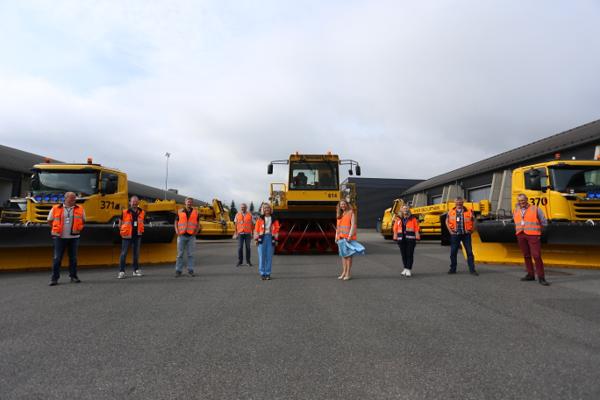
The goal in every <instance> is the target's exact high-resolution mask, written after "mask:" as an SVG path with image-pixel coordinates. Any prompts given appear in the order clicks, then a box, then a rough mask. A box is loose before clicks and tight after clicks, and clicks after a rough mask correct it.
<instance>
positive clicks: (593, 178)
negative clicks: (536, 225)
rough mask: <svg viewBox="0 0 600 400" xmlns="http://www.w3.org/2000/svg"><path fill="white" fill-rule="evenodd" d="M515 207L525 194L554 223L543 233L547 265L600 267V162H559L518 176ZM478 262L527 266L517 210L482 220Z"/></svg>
mask: <svg viewBox="0 0 600 400" xmlns="http://www.w3.org/2000/svg"><path fill="white" fill-rule="evenodd" d="M510 192H511V206H512V207H511V208H514V207H515V205H516V203H517V196H518V195H519V194H520V193H524V194H525V195H527V197H528V198H529V201H530V202H531V204H534V205H536V206H538V207H539V208H541V209H542V210H543V211H544V214H545V215H546V218H547V220H548V226H547V227H545V228H544V230H543V234H542V257H543V259H544V263H545V264H547V265H554V266H563V267H568V266H570V267H600V161H592V160H587V161H584V160H553V161H548V162H542V163H538V164H532V165H528V166H525V167H521V168H516V169H514V170H513V172H512V182H511V188H510ZM473 252H474V254H475V259H476V261H478V262H486V263H508V264H515V263H522V262H523V256H522V254H521V252H520V250H519V247H518V245H517V243H516V238H515V225H514V222H513V220H512V209H510V210H501V212H499V213H496V215H493V216H491V218H490V219H488V220H485V221H480V222H478V224H477V231H476V232H475V233H474V235H473Z"/></svg>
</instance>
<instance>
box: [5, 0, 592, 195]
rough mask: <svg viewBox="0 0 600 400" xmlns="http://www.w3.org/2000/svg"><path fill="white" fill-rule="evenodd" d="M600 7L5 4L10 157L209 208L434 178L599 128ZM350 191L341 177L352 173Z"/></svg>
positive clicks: (439, 1)
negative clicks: (302, 189) (290, 185)
mask: <svg viewBox="0 0 600 400" xmlns="http://www.w3.org/2000/svg"><path fill="white" fill-rule="evenodd" d="M598 21H600V1H598V0H589V1H576V0H564V1H550V0H540V1H526V0H525V1H524V0H515V1H511V0H502V1H479V0H471V1H459V0H456V1H443V0H435V1H433V0H432V1H401V0H394V1H378V0H365V1H362V0H344V1H323V0H316V1H312V0H309V1H302V0H295V1H283V0H274V1H258V0H257V1H253V0H248V1H227V0H216V1H172V0H171V1H150V0H139V1H135V0H129V1H120V0H114V1H98V0H95V1H86V0H72V1H57V0H55V1H29V0H19V1H10V0H0V143H2V144H4V145H7V146H11V147H16V148H19V149H22V150H25V151H29V152H33V153H37V154H42V155H46V156H49V157H52V158H56V159H60V160H64V161H73V162H82V161H84V160H85V159H86V157H88V156H92V157H94V160H95V161H96V162H100V163H102V164H105V165H107V166H111V167H116V168H119V169H121V170H123V171H125V172H127V173H128V174H129V177H130V179H132V180H135V181H139V182H142V183H146V184H149V185H153V186H157V187H163V186H164V179H165V156H164V154H165V152H167V151H168V152H170V153H171V154H172V156H171V159H170V163H169V187H173V188H177V189H179V192H180V193H182V194H188V195H193V196H194V197H196V198H199V199H203V200H210V199H211V198H213V197H219V198H221V199H222V200H224V201H225V202H227V203H229V202H230V201H231V199H235V201H236V202H240V201H250V200H254V201H259V200H263V199H266V197H267V193H268V183H269V182H270V181H272V180H273V179H275V180H279V181H281V179H283V171H284V169H283V168H280V169H279V171H280V175H279V176H276V177H275V178H273V177H271V176H268V175H267V174H266V168H267V164H268V162H269V161H270V160H272V159H285V158H287V157H288V155H289V154H290V153H292V152H295V151H300V152H305V153H323V152H326V151H329V150H331V151H333V152H335V153H338V154H340V156H342V157H343V158H352V159H355V160H357V161H359V163H360V164H361V166H362V170H363V176H366V177H385V178H429V177H432V176H434V175H437V174H440V173H444V172H446V171H448V170H451V169H455V168H458V167H460V166H463V165H466V164H470V163H472V162H475V161H478V160H480V159H482V158H485V157H489V156H492V155H494V154H497V153H499V152H502V151H506V150H509V149H511V148H514V147H516V146H519V145H523V144H526V143H529V142H532V141H534V140H537V139H541V138H543V137H546V136H548V135H551V134H554V133H558V132H562V131H564V130H567V129H570V128H573V127H575V126H578V125H581V124H584V123H587V122H591V121H593V120H596V119H598V118H600V74H599V71H600V23H598ZM343 178H344V177H343Z"/></svg>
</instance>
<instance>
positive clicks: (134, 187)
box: [0, 145, 207, 210]
mask: <svg viewBox="0 0 600 400" xmlns="http://www.w3.org/2000/svg"><path fill="white" fill-rule="evenodd" d="M43 162H61V161H58V160H54V159H51V158H49V157H45V156H41V155H38V154H33V153H28V152H26V151H22V150H19V149H15V148H12V147H8V146H3V145H0V210H2V209H4V208H10V204H9V202H10V199H11V198H23V197H25V196H26V195H27V193H28V192H29V191H30V190H31V187H30V180H31V168H32V167H33V166H34V165H35V164H40V163H43ZM128 183H129V190H130V193H135V194H136V195H138V197H140V198H143V199H146V200H150V201H154V200H156V199H165V198H166V199H168V200H175V201H177V202H178V203H183V202H184V201H185V196H183V195H179V194H177V191H175V190H173V189H170V190H168V191H166V192H165V190H164V189H159V188H155V187H152V186H148V185H144V184H142V183H138V182H133V181H129V182H128ZM194 204H195V205H206V204H207V203H205V202H203V201H200V200H195V201H194Z"/></svg>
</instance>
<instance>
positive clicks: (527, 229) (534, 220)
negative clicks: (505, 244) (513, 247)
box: [513, 206, 542, 236]
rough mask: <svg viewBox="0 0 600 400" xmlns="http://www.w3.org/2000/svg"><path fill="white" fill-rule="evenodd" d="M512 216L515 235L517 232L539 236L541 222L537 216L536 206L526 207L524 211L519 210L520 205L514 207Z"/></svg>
mask: <svg viewBox="0 0 600 400" xmlns="http://www.w3.org/2000/svg"><path fill="white" fill-rule="evenodd" d="M523 214H524V217H523ZM513 218H514V220H515V231H516V234H517V235H518V234H519V233H524V234H526V235H531V236H541V234H542V224H541V223H540V220H539V218H538V208H537V207H536V206H529V207H527V209H526V210H525V213H522V212H521V208H520V207H517V208H515V211H514V212H513Z"/></svg>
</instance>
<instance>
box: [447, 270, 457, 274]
mask: <svg viewBox="0 0 600 400" xmlns="http://www.w3.org/2000/svg"><path fill="white" fill-rule="evenodd" d="M455 273H456V270H455V269H450V270H448V275H452V274H455Z"/></svg>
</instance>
